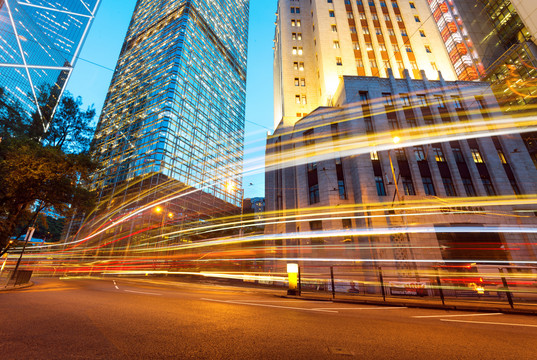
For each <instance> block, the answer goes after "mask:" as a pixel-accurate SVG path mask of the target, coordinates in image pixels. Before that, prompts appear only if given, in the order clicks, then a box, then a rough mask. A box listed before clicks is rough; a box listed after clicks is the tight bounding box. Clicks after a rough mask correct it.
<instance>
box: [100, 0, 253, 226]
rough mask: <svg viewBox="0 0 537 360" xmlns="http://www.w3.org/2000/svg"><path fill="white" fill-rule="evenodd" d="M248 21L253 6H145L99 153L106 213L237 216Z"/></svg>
mask: <svg viewBox="0 0 537 360" xmlns="http://www.w3.org/2000/svg"><path fill="white" fill-rule="evenodd" d="M248 15H249V2H248V0H218V1H214V0H213V1H209V0H184V1H175V0H138V2H137V4H136V7H135V10H134V14H133V16H132V20H131V23H130V26H129V29H128V32H127V35H126V38H125V42H124V44H123V48H122V50H121V53H120V56H119V60H118V63H117V66H116V69H115V72H114V76H113V78H112V82H111V84H110V88H109V91H108V94H107V97H106V100H105V104H104V107H103V111H102V114H101V117H100V119H99V124H98V126H97V131H96V134H95V138H94V141H93V145H92V149H93V150H92V151H93V153H94V154H95V157H96V158H97V159H98V160H99V161H100V162H101V163H102V164H103V167H102V169H101V170H100V171H98V172H97V173H96V174H95V175H94V179H93V182H92V188H93V189H94V190H95V191H96V192H97V193H98V196H99V200H100V201H101V205H102V206H103V209H105V210H106V209H108V210H110V208H111V207H112V206H113V207H114V208H115V209H116V210H117V211H118V212H119V213H120V214H124V213H126V212H128V211H130V210H132V209H133V208H139V207H140V206H143V205H146V204H148V203H150V202H152V201H158V199H165V198H168V197H174V200H173V201H171V200H170V201H166V203H165V204H162V209H163V213H166V214H168V215H169V217H170V219H174V221H175V222H177V223H179V222H185V221H187V219H190V220H194V219H195V220H200V219H207V218H208V217H211V216H217V215H219V214H223V213H230V212H233V211H236V210H238V207H239V206H240V204H241V199H242V195H241V194H242V179H241V172H242V159H243V139H244V116H245V115H244V111H245V92H246V57H247V38H248ZM105 202H106V204H105ZM117 207H119V209H118V208H117ZM159 209H160V208H159ZM116 214H117V213H116ZM148 216H149V215H148ZM159 216H160V215H159ZM159 219H160V217H159ZM180 219H182V220H180ZM131 223H132V222H131ZM137 226H138V225H137ZM135 228H136V227H135ZM117 231H121V230H120V229H117Z"/></svg>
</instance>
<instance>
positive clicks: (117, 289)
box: [113, 280, 119, 290]
mask: <svg viewBox="0 0 537 360" xmlns="http://www.w3.org/2000/svg"><path fill="white" fill-rule="evenodd" d="M113 281H114V286H115V287H116V289H117V290H119V287H118V286H117V284H116V280H113Z"/></svg>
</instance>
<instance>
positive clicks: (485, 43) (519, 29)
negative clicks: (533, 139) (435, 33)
mask: <svg viewBox="0 0 537 360" xmlns="http://www.w3.org/2000/svg"><path fill="white" fill-rule="evenodd" d="M428 1H429V4H430V7H431V10H432V11H433V13H434V17H435V20H436V21H437V23H438V25H439V28H440V30H441V31H442V34H443V36H444V35H445V36H444V40H445V44H446V46H447V48H448V51H450V54H451V55H452V56H451V58H452V60H453V61H454V64H456V65H455V67H456V68H458V67H459V66H461V67H465V68H466V71H469V72H470V73H471V74H473V75H472V76H471V77H469V78H468V79H477V78H478V77H477V76H476V75H479V78H480V79H481V80H486V81H489V82H490V83H491V84H492V89H493V90H494V92H495V94H496V96H497V98H498V101H499V103H500V106H502V108H503V109H504V111H508V112H520V111H527V110H528V107H527V105H531V104H534V103H535V102H536V100H537V87H536V86H535V83H534V81H533V79H534V78H535V76H536V74H537V45H536V37H535V36H536V30H537V26H536V25H535V16H536V6H537V5H536V4H535V2H534V1H532V0H516V1H512V0H473V1H467V0H453V1H443V0H428ZM459 58H460V60H459ZM461 79H462V78H461Z"/></svg>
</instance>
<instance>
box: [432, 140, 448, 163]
mask: <svg viewBox="0 0 537 360" xmlns="http://www.w3.org/2000/svg"><path fill="white" fill-rule="evenodd" d="M433 154H434V158H435V160H436V161H437V162H446V157H445V156H444V151H443V150H442V145H440V144H434V145H433Z"/></svg>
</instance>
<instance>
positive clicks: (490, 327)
mask: <svg viewBox="0 0 537 360" xmlns="http://www.w3.org/2000/svg"><path fill="white" fill-rule="evenodd" d="M33 281H34V282H35V286H33V287H30V288H27V289H20V290H17V291H8V292H2V293H0V313H1V314H2V316H1V317H0V324H1V326H0V339H1V341H0V358H2V359H414V360H415V359H474V360H475V359H515V358H516V359H535V358H536V356H535V344H537V317H535V316H527V315H518V314H505V313H501V312H492V313H490V312H489V313H483V312H476V313H472V312H468V311H458V310H438V309H421V308H409V307H402V306H377V305H364V304H342V303H335V302H331V301H326V300H314V301H304V300H301V299H287V298H282V297H281V296H282V295H284V293H285V292H284V291H282V290H270V289H257V288H244V287H234V286H223V285H211V284H195V283H181V282H174V283H172V282H169V281H161V280H158V279H143V280H127V279H102V280H97V279H76V278H69V279H62V280H60V279H33Z"/></svg>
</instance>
